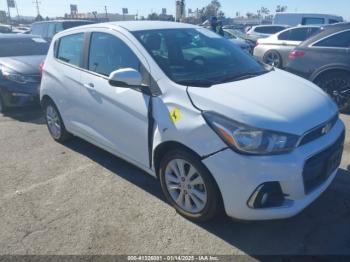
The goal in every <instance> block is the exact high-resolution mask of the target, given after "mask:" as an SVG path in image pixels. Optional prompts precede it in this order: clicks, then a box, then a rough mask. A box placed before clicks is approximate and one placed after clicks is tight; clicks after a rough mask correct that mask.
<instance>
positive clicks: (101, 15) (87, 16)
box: [64, 12, 136, 22]
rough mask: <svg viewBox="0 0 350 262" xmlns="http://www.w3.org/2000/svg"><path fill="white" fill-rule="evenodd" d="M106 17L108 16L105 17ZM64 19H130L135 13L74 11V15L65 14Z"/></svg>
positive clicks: (101, 20) (133, 17)
mask: <svg viewBox="0 0 350 262" xmlns="http://www.w3.org/2000/svg"><path fill="white" fill-rule="evenodd" d="M107 17H108V18H107ZM64 18H65V19H83V20H97V21H99V22H105V21H111V22H113V21H131V20H136V15H132V14H112V13H107V14H106V13H97V12H91V13H76V14H74V15H71V14H65V15H64Z"/></svg>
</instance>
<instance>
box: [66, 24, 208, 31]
mask: <svg viewBox="0 0 350 262" xmlns="http://www.w3.org/2000/svg"><path fill="white" fill-rule="evenodd" d="M96 26H98V27H105V28H111V29H113V28H124V29H125V30H128V31H130V32H134V31H145V30H157V29H159V30H160V29H177V28H198V29H199V28H200V29H203V27H200V26H197V25H191V24H184V23H177V22H164V21H121V22H107V23H99V24H93V25H84V26H81V27H79V28H90V27H96ZM75 29H76V28H75ZM69 30H70V29H69Z"/></svg>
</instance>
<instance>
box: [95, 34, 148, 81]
mask: <svg viewBox="0 0 350 262" xmlns="http://www.w3.org/2000/svg"><path fill="white" fill-rule="evenodd" d="M121 68H133V69H135V70H138V71H139V72H141V71H142V68H141V63H140V61H139V59H138V58H137V57H136V55H135V54H134V53H133V52H132V51H131V49H130V48H129V47H128V46H127V45H126V44H125V43H124V42H123V41H122V40H120V39H119V38H117V37H116V36H113V35H110V34H106V33H93V34H92V37H91V42H90V51H89V62H88V69H89V70H90V71H93V72H96V73H98V74H101V75H105V76H109V75H110V74H111V73H112V72H113V71H115V70H118V69H121ZM142 73H143V72H141V74H142Z"/></svg>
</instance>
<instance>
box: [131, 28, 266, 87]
mask: <svg viewBox="0 0 350 262" xmlns="http://www.w3.org/2000/svg"><path fill="white" fill-rule="evenodd" d="M134 35H135V36H136V38H137V39H138V40H139V41H140V42H141V43H142V45H143V46H144V47H145V48H146V49H147V51H148V52H149V53H150V55H151V56H152V57H153V58H154V60H155V61H156V62H157V64H158V65H159V67H160V68H161V69H162V70H163V71H164V73H165V74H166V75H167V76H168V77H169V78H170V79H171V80H173V81H174V82H176V83H179V84H183V85H192V86H211V85H213V84H219V83H224V82H230V81H235V80H239V79H243V78H248V77H253V76H257V75H260V74H263V73H265V72H267V70H266V69H265V68H264V66H263V65H262V64H260V63H259V62H257V61H256V60H255V59H254V58H253V57H251V56H250V55H248V54H246V53H245V52H243V51H242V50H241V49H240V48H239V47H237V46H236V45H234V44H233V43H232V42H231V41H229V40H226V39H225V38H223V37H221V36H218V35H217V34H215V33H213V32H211V31H209V30H207V29H192V28H190V29H162V30H147V31H137V32H134Z"/></svg>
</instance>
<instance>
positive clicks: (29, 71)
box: [0, 34, 49, 112]
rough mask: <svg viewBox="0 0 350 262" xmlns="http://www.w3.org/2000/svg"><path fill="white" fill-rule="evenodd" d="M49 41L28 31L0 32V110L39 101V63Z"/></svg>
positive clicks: (43, 56)
mask: <svg viewBox="0 0 350 262" xmlns="http://www.w3.org/2000/svg"><path fill="white" fill-rule="evenodd" d="M48 49H49V43H48V42H47V41H45V40H44V39H43V38H41V37H38V36H33V35H25V34H0V112H4V111H6V110H7V109H9V108H11V107H18V106H25V105H32V104H39V87H40V81H41V72H40V65H41V64H42V63H43V61H44V60H45V57H46V54H47V52H48Z"/></svg>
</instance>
